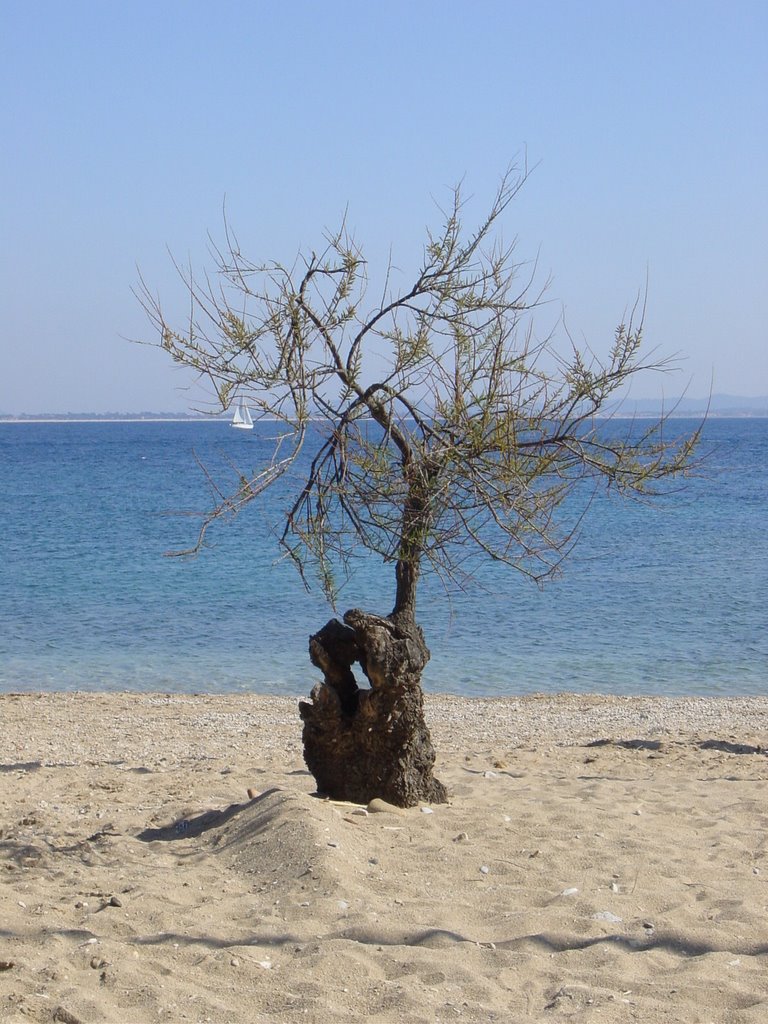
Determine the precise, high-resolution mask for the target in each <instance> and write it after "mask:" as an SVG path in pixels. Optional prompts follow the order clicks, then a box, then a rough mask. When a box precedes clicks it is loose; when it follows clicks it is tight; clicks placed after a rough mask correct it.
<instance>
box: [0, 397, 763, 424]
mask: <svg viewBox="0 0 768 1024" xmlns="http://www.w3.org/2000/svg"><path fill="white" fill-rule="evenodd" d="M611 412H613V413H614V415H616V416H619V417H622V416H642V417H646V416H648V417H650V416H660V415H661V414H662V413H666V414H667V415H669V416H675V417H684V416H703V415H705V414H706V415H708V416H720V417H728V416H731V417H741V416H764V417H768V396H766V397H760V398H743V397H741V396H739V395H712V397H711V398H687V397H683V398H666V399H659V398H626V399H624V400H623V401H621V402H619V403H618V404H617V405H615V406H611V407H610V408H608V409H606V414H608V413H611ZM230 415H231V414H230V413H218V414H216V415H209V416H206V415H204V414H202V413H197V412H192V413H185V412H36V413H27V412H24V413H19V414H18V415H17V416H13V415H11V414H10V413H1V412H0V422H3V421H6V422H8V421H12V422H19V421H25V422H30V421H33V420H48V421H54V422H59V421H61V422H66V421H71V422H74V421H83V420H86V421H87V420H94V421H95V420H108V421H123V420H125V421H134V420H149V421H152V420H198V421H200V420H202V421H206V420H222V419H229V417H230Z"/></svg>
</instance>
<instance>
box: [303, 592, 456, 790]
mask: <svg viewBox="0 0 768 1024" xmlns="http://www.w3.org/2000/svg"><path fill="white" fill-rule="evenodd" d="M309 654H310V658H311V660H312V664H313V665H315V666H317V667H318V668H320V669H321V670H322V672H323V675H324V676H325V681H324V682H322V683H318V685H317V686H315V687H314V689H313V690H312V703H309V702H307V701H302V702H301V703H300V704H299V710H300V713H301V717H302V719H303V721H304V732H303V739H304V759H305V761H306V763H307V767H308V768H309V770H310V771H311V772H312V774H313V775H314V777H315V780H316V782H317V788H318V792H320V793H322V794H325V795H327V796H331V797H333V798H335V799H337V800H351V801H354V802H356V803H368V801H369V800H372V799H373V798H374V797H381V798H382V799H383V800H387V801H388V802H389V803H392V804H396V805H397V806H399V807H412V806H414V805H415V804H417V803H419V802H427V803H444V802H445V800H446V790H445V786H443V784H442V783H441V782H438V780H437V779H435V777H434V776H433V774H432V769H433V766H434V763H435V751H434V748H433V746H432V740H431V737H430V735H429V730H428V728H427V726H426V723H425V721H424V697H423V692H422V689H421V673H422V670H423V669H424V666H425V665H426V664H427V662H428V661H429V650H428V648H427V645H426V644H425V642H424V637H423V634H422V632H421V629H420V628H419V627H418V626H417V625H416V624H415V622H414V621H413V620H412V618H411V617H410V616H407V615H406V616H401V615H396V614H393V615H392V616H390V617H389V618H383V617H381V616H378V615H369V614H367V613H366V612H362V611H359V610H358V609H353V610H352V611H348V612H347V613H346V614H345V616H344V623H341V622H339V621H338V619H331V621H330V622H328V623H327V624H326V625H325V626H324V627H323V628H322V629H321V630H320V631H319V632H318V633H315V634H314V636H312V637H311V638H310V641H309ZM355 662H357V663H358V664H359V665H360V668H361V669H362V671H363V673H364V674H365V676H366V677H367V679H368V681H369V682H370V689H367V688H366V689H363V688H361V687H359V686H358V683H357V680H356V679H355V676H354V673H353V671H352V665H353V664H354V663H355Z"/></svg>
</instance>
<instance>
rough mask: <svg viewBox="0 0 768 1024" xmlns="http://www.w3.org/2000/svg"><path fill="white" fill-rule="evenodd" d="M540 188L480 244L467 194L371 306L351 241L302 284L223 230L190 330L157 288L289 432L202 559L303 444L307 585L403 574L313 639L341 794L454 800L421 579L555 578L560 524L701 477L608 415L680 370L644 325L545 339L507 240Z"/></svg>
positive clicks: (673, 445)
mask: <svg viewBox="0 0 768 1024" xmlns="http://www.w3.org/2000/svg"><path fill="white" fill-rule="evenodd" d="M524 181H525V174H517V173H516V172H515V171H514V170H511V171H509V172H508V173H507V174H506V175H505V176H504V177H503V178H502V180H501V183H500V186H499V189H498V191H497V193H496V195H495V197H494V199H493V201H492V203H491V205H490V209H489V210H488V213H487V215H486V216H485V217H484V219H483V220H482V221H481V223H480V224H479V226H478V227H477V228H476V229H475V230H474V231H466V230H465V229H464V226H463V223H462V213H463V201H462V194H461V190H460V188H458V187H457V188H456V189H455V190H454V191H453V193H452V196H451V203H450V205H449V207H448V208H447V210H445V211H443V215H442V225H441V228H440V230H439V231H438V232H437V233H435V234H432V233H431V232H428V233H427V240H426V245H425V247H424V254H423V260H422V262H421V265H420V269H419V270H418V272H417V273H415V275H414V276H413V278H412V279H411V280H410V281H409V282H408V283H407V284H406V285H405V286H404V287H400V288H397V287H395V284H394V277H395V273H394V271H393V269H392V267H389V268H388V270H387V274H386V282H385V285H384V290H383V294H382V296H381V299H380V300H379V301H377V302H374V303H372V305H370V306H366V301H367V299H366V285H367V283H368V282H367V265H366V262H365V260H364V258H363V255H362V252H361V250H360V249H359V248H358V246H357V245H356V244H355V242H354V240H353V239H352V238H351V237H350V234H349V232H348V230H347V228H346V225H344V224H342V227H341V229H340V230H339V231H338V232H336V233H334V234H330V235H328V236H326V239H325V246H324V248H323V251H322V252H320V253H315V252H311V253H309V254H308V255H305V256H303V257H300V258H299V259H297V261H296V263H295V264H294V265H293V266H291V267H286V266H283V265H281V264H279V263H265V264H258V263H252V262H251V261H250V260H249V259H248V258H247V257H246V256H244V255H243V254H242V252H241V250H240V247H239V244H238V242H237V239H236V238H235V236H234V235H233V234H232V232H231V230H230V229H229V227H228V226H226V245H225V246H224V247H223V248H216V249H215V250H214V259H215V264H216V276H215V278H213V279H211V278H210V277H208V276H205V277H203V279H202V280H200V279H198V278H196V277H195V276H194V275H193V274H192V273H184V272H182V278H183V280H184V284H185V287H186V289H187V291H188V296H189V299H190V302H191V313H190V317H189V320H188V322H187V324H186V326H185V328H184V329H183V330H177V329H175V328H173V327H171V326H170V325H169V324H168V322H167V321H166V318H165V316H164V314H163V310H162V308H161V305H160V302H159V300H157V299H155V298H154V297H153V295H152V293H151V292H150V291H149V289H148V288H147V287H146V285H145V284H144V282H143V281H142V284H141V291H140V298H141V300H142V302H143V305H144V307H145V309H146V311H147V313H148V315H149V317H150V319H151V321H152V323H153V325H154V326H155V328H156V329H157V331H158V333H159V341H158V342H157V343H158V344H159V345H161V346H162V348H164V349H165V350H166V351H167V352H168V353H169V355H170V356H171V357H172V358H173V359H174V360H176V361H177V362H179V363H181V364H184V365H185V366H187V367H191V368H192V369H194V370H195V371H197V372H198V373H199V374H200V376H201V377H203V378H205V379H206V380H207V381H208V382H209V383H210V385H211V387H212V388H213V390H214V392H215V394H216V395H217V398H218V402H219V404H220V406H221V409H224V410H226V409H227V408H229V406H230V405H231V403H232V402H233V401H234V400H235V399H236V398H240V397H243V396H245V397H246V399H247V401H248V403H249V404H250V406H251V408H252V409H253V410H255V411H256V413H257V414H258V415H259V416H261V417H265V418H270V419H273V420H276V421H277V423H278V424H279V430H278V432H277V441H276V444H275V450H274V454H273V456H272V458H271V460H270V461H269V462H268V464H267V465H265V466H262V467H261V468H259V469H256V470H254V471H253V472H251V473H247V474H244V475H241V476H240V478H239V481H240V482H239V486H238V487H237V488H236V489H235V490H234V492H233V493H224V492H222V491H219V492H218V500H217V501H216V504H215V507H213V508H212V509H211V510H210V511H209V513H208V514H207V515H206V516H205V518H204V521H203V524H202V528H201V530H200V533H199V536H198V538H197V541H196V543H195V545H194V547H193V548H191V549H189V550H190V551H197V550H199V549H200V547H201V546H202V545H203V544H204V542H205V535H206V530H207V529H208V527H209V525H210V524H211V523H212V522H214V521H215V520H216V519H218V518H219V517H221V516H228V515H231V514H234V513H237V512H239V511H240V510H241V509H243V508H244V507H245V506H246V505H248V504H250V503H251V502H253V501H257V500H258V498H259V496H260V495H261V494H263V493H264V491H265V490H266V489H267V488H269V487H271V486H272V485H273V484H274V483H275V482H276V481H277V480H278V479H279V478H280V477H282V476H283V475H284V474H285V473H286V472H287V471H288V470H289V469H290V468H291V467H295V466H296V464H297V459H298V458H299V456H300V454H301V453H302V452H305V449H306V452H305V455H306V454H309V455H310V456H311V458H310V461H309V469H308V471H307V472H306V474H305V476H304V477H303V478H302V482H301V484H300V485H299V487H298V489H297V493H296V495H295V501H294V502H293V504H292V506H291V507H290V508H289V509H288V510H287V512H286V516H285V523H284V529H283V531H282V536H281V538H280V544H281V546H282V548H283V550H284V551H285V552H286V553H287V555H288V556H290V558H291V559H292V560H293V562H294V563H295V565H296V567H297V569H298V570H299V572H300V573H301V576H302V578H303V580H304V581H305V583H307V582H308V579H309V577H310V575H311V573H312V572H313V571H314V573H315V574H316V576H317V577H318V579H319V581H320V583H321V585H322V587H323V589H324V590H325V592H326V594H327V595H328V596H329V597H330V598H331V599H333V597H334V595H335V593H336V589H337V588H336V582H337V580H338V578H339V573H341V574H342V575H346V574H348V573H349V570H350V553H351V551H353V549H354V547H355V546H356V545H362V546H363V547H364V548H366V549H368V550H369V551H371V552H374V553H376V554H377V555H378V556H380V557H381V559H383V561H384V562H385V563H387V564H390V565H392V566H393V569H394V606H393V608H392V611H391V612H390V613H389V614H388V615H380V614H370V613H366V612H363V611H360V610H358V609H353V610H350V611H347V612H346V614H345V615H344V616H343V622H340V621H339V620H337V619H332V620H331V621H330V622H329V623H328V624H327V625H326V626H325V627H323V628H322V629H321V630H320V631H319V632H318V633H316V634H315V635H314V636H313V637H312V638H311V640H310V657H311V660H312V662H313V664H314V665H315V666H317V667H318V668H320V669H321V670H322V672H323V675H324V682H323V683H322V684H319V685H318V686H316V687H315V688H314V690H313V692H312V697H311V701H310V702H302V703H301V705H300V713H301V717H302V719H303V721H304V730H303V737H304V749H305V758H306V761H307V764H308V766H309V768H310V770H311V771H312V772H313V774H314V776H315V779H316V781H317V784H318V789H319V790H320V791H321V792H325V793H328V794H330V795H332V796H334V797H336V798H344V799H351V800H357V801H367V800H369V799H370V798H372V797H374V796H380V797H384V798H385V799H388V800H390V801H392V802H394V803H396V804H400V805H403V806H408V805H413V804H415V803H417V802H418V801H420V800H427V801H430V800H431V801H440V800H443V799H445V790H444V787H443V786H442V785H441V784H440V783H439V782H438V781H437V780H436V779H435V778H434V776H433V773H432V769H433V764H434V757H435V755H434V750H433V747H432V743H431V740H430V736H429V731H428V729H427V727H426V724H425V722H424V715H423V697H422V690H421V684H420V680H421V672H422V670H423V668H424V666H425V665H426V663H427V661H428V659H429V651H428V649H427V646H426V643H425V641H424V637H423V634H422V631H421V629H420V628H419V626H418V624H417V618H416V608H417V606H416V599H417V593H418V584H419V579H420V576H421V573H422V571H424V570H433V571H435V572H437V573H438V574H440V575H441V576H442V577H443V578H444V579H445V580H446V581H447V582H449V583H450V582H459V583H463V582H464V580H465V578H466V576H467V575H468V574H469V573H470V571H471V569H470V568H469V567H470V566H471V556H472V554H473V553H474V554H475V555H479V556H480V557H481V558H490V559H494V560H496V561H498V562H501V563H504V564H506V565H508V566H511V567H513V568H515V569H516V570H519V571H521V572H522V573H524V574H525V575H527V576H529V577H531V578H532V579H534V580H536V581H538V582H542V581H544V580H546V579H548V578H550V577H552V576H553V575H554V574H556V573H557V572H558V571H559V569H560V566H561V563H562V561H563V559H564V557H565V556H566V555H567V554H568V552H569V551H570V550H571V548H572V545H573V543H574V541H575V539H576V530H575V528H574V527H573V525H572V523H571V525H570V526H568V527H565V526H563V523H564V522H565V520H564V518H563V516H562V515H561V513H562V512H563V509H564V503H565V501H566V499H567V498H568V497H569V495H571V494H572V492H574V490H575V489H576V488H583V487H584V485H585V482H586V483H588V484H590V485H591V486H592V487H593V488H594V487H601V486H602V487H604V488H610V489H613V490H615V491H617V492H618V493H620V494H622V495H626V496H641V497H653V496H654V495H656V494H658V493H659V491H660V489H663V485H664V483H665V482H666V481H668V480H670V479H673V478H676V477H678V476H680V475H682V474H685V473H686V471H687V470H688V469H689V468H690V466H691V459H692V455H693V452H694V448H695V445H696V443H697V440H698V433H695V434H693V435H691V436H686V437H682V438H673V437H669V436H667V431H666V430H665V427H666V420H665V417H662V418H661V419H659V420H657V421H654V422H650V423H647V424H646V425H644V426H642V427H639V426H638V425H634V427H633V428H632V429H630V430H629V431H628V432H627V433H625V434H617V433H616V431H615V430H614V431H609V430H606V429H605V423H604V421H603V420H601V419H599V418H598V414H601V413H603V414H604V413H605V412H606V411H607V410H608V409H609V408H610V404H611V400H612V399H615V398H616V396H617V394H618V392H619V391H620V390H621V389H622V388H624V387H625V385H627V383H628V382H629V381H630V379H631V378H633V377H635V376H636V375H637V374H638V373H639V372H641V371H643V370H647V369H650V368H659V367H660V366H661V365H663V364H659V363H654V362H651V361H648V360H644V359H643V357H642V356H641V336H642V323H635V322H634V321H633V319H632V318H631V317H630V318H629V321H628V322H627V323H622V324H621V325H620V326H619V327H618V328H617V330H616V332H615V337H614V338H613V340H612V344H611V347H610V351H609V353H608V355H607V357H606V358H605V359H603V360H600V359H598V358H597V357H596V356H595V355H594V354H593V353H592V352H591V351H589V350H588V349H587V350H580V349H579V348H578V347H576V346H575V345H573V344H572V343H570V342H569V345H568V349H569V350H568V352H567V353H566V354H563V353H562V352H558V350H557V348H556V347H555V344H554V341H553V339H552V338H550V337H547V338H545V339H543V340H535V335H534V332H533V325H532V320H531V314H532V311H533V310H534V309H535V308H536V306H537V305H538V304H539V302H540V299H541V294H540V293H534V292H533V282H534V277H535V274H534V271H535V267H534V268H531V267H526V265H525V264H523V263H519V262H515V259H514V246H505V245H503V244H502V243H501V241H500V240H499V228H500V225H501V220H502V217H503V215H504V213H505V212H506V211H507V210H508V207H509V206H510V203H511V202H512V201H513V199H514V198H515V196H516V195H517V194H518V192H519V190H520V188H521V187H522V185H523V183H524ZM640 319H641V320H642V316H641V318H640ZM580 493H582V492H580ZM355 664H358V665H359V666H360V669H361V670H362V673H363V675H364V676H365V677H366V678H367V680H368V682H369V683H370V687H369V688H363V687H361V686H360V684H359V680H358V679H357V678H356V677H355V674H354V672H353V665H355Z"/></svg>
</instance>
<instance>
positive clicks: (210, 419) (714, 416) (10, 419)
mask: <svg viewBox="0 0 768 1024" xmlns="http://www.w3.org/2000/svg"><path fill="white" fill-rule="evenodd" d="M658 418H659V414H658V413H654V412H636V413H633V414H630V413H625V414H624V415H619V414H617V415H607V416H598V417H596V419H613V420H632V419H636V420H652V419H658ZM702 418H703V414H702V413H701V412H679V413H670V414H668V415H667V419H670V420H700V419H702ZM706 419H708V420H764V419H768V409H764V410H762V409H761V410H755V411H754V412H742V411H737V410H724V411H722V412H719V411H712V410H710V412H709V413H707V414H706ZM229 422H230V417H229V416H215V417H214V416H182V415H179V416H128V415H126V416H0V424H4V423H13V424H18V425H23V424H25V423H225V424H226V423H229ZM259 422H261V423H268V422H277V421H275V420H267V419H266V418H263V419H260V420H259ZM317 422H323V421H322V420H318V421H317Z"/></svg>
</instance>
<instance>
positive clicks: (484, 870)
mask: <svg viewBox="0 0 768 1024" xmlns="http://www.w3.org/2000/svg"><path fill="white" fill-rule="evenodd" d="M490 870H491V869H490V868H489V867H488V865H487V864H483V866H482V867H481V868H480V873H481V874H483V875H487V874H488V872H489V871H490Z"/></svg>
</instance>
